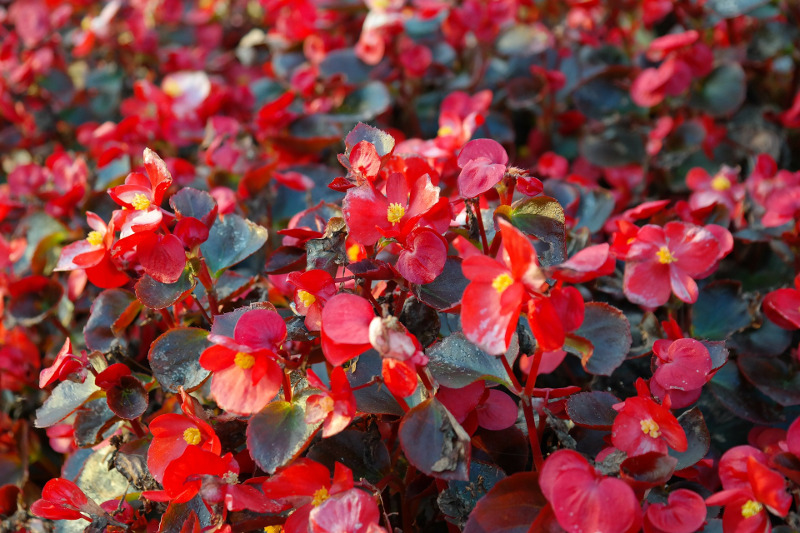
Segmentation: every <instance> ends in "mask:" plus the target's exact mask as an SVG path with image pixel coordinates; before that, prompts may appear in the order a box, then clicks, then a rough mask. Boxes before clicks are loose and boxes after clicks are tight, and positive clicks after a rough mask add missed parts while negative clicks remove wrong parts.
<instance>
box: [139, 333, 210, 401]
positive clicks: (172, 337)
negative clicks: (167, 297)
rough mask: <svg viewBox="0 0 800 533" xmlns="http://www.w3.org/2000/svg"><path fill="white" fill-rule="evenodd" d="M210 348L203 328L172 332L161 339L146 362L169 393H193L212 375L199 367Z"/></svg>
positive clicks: (159, 338) (148, 355)
mask: <svg viewBox="0 0 800 533" xmlns="http://www.w3.org/2000/svg"><path fill="white" fill-rule="evenodd" d="M209 346H211V343H210V342H208V332H207V331H206V330H204V329H200V328H173V329H170V330H168V331H167V332H166V333H164V334H163V335H161V336H160V337H158V338H157V339H156V340H155V341H154V342H153V344H152V345H150V352H149V353H148V354H147V358H148V360H149V361H150V368H151V369H152V370H153V376H154V377H155V378H156V379H157V380H158V382H159V383H160V384H161V386H162V387H163V388H164V389H165V390H167V391H169V392H178V389H179V387H183V388H184V389H186V390H187V391H191V390H194V389H196V388H197V387H199V386H200V384H201V383H203V381H204V380H205V379H206V378H207V377H208V375H209V374H210V372H209V371H208V370H206V369H205V368H203V367H202V366H200V362H199V361H200V354H201V353H203V350H205V349H206V348H208V347H209Z"/></svg>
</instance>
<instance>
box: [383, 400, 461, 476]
mask: <svg viewBox="0 0 800 533" xmlns="http://www.w3.org/2000/svg"><path fill="white" fill-rule="evenodd" d="M398 436H399V438H400V446H401V447H402V448H403V452H405V455H406V458H407V459H408V461H409V462H410V463H411V464H412V465H414V466H415V467H416V468H417V469H418V470H420V471H421V472H424V473H425V474H427V475H429V476H433V477H436V478H439V479H459V480H463V481H466V480H468V479H469V459H470V437H469V435H468V434H467V432H466V431H464V428H462V427H461V425H460V424H459V423H458V421H457V420H456V419H455V418H454V417H453V415H452V414H450V411H448V410H447V408H446V407H445V406H444V405H442V403H441V402H439V400H437V399H436V398H430V399H428V400H425V401H424V402H422V403H421V404H419V405H417V406H416V407H414V408H413V409H411V410H410V411H409V412H407V413H406V414H405V416H403V421H402V422H401V423H400V430H399V432H398Z"/></svg>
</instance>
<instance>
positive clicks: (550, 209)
mask: <svg viewBox="0 0 800 533" xmlns="http://www.w3.org/2000/svg"><path fill="white" fill-rule="evenodd" d="M495 215H496V216H502V217H504V218H507V219H508V220H509V221H510V222H511V223H512V224H513V225H514V226H515V227H516V228H517V229H519V230H520V231H522V232H523V233H527V234H528V235H532V236H534V237H536V238H537V239H539V240H540V241H542V242H544V243H546V244H547V245H548V246H549V248H548V249H547V250H546V251H545V252H544V253H543V254H541V257H540V258H539V260H540V263H541V264H542V265H543V266H550V265H557V264H559V263H563V262H564V261H566V259H567V232H566V226H565V225H564V221H565V220H566V219H565V217H564V208H562V207H561V204H559V203H558V201H557V200H556V199H554V198H550V197H549V196H536V197H534V198H523V199H521V200H517V201H516V202H514V203H513V204H511V206H500V207H498V208H497V209H496V210H495Z"/></svg>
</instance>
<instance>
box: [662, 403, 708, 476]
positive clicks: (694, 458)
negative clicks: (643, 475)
mask: <svg viewBox="0 0 800 533" xmlns="http://www.w3.org/2000/svg"><path fill="white" fill-rule="evenodd" d="M678 422H679V423H680V425H681V427H682V428H683V431H684V432H685V433H686V440H687V442H688V443H689V447H688V448H687V449H686V451H685V452H676V451H675V450H673V449H672V448H670V449H669V455H670V456H671V457H675V458H676V459H677V460H678V463H677V464H676V465H675V470H683V469H684V468H689V467H690V466H692V465H694V464H696V463H697V462H698V461H700V460H701V459H702V458H703V457H705V456H706V453H708V448H709V446H711V435H710V434H709V432H708V428H707V427H706V420H705V418H704V417H703V413H702V412H700V408H699V407H693V408H692V409H689V410H688V411H686V412H685V413H683V414H682V415H681V416H679V417H678Z"/></svg>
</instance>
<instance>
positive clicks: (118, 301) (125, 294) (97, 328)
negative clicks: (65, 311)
mask: <svg viewBox="0 0 800 533" xmlns="http://www.w3.org/2000/svg"><path fill="white" fill-rule="evenodd" d="M135 301H136V297H135V296H134V295H133V294H132V293H131V292H130V291H126V290H123V289H108V290H105V291H103V292H101V293H100V295H99V296H98V297H97V298H95V300H94V302H93V303H92V309H91V311H90V313H89V320H88V322H86V326H85V327H84V328H83V335H84V337H85V338H86V347H87V348H89V349H90V350H99V351H101V352H103V353H109V352H111V351H112V350H114V349H115V348H125V347H126V346H127V341H126V340H125V338H124V337H123V336H119V337H118V336H117V335H115V334H114V331H113V329H112V328H113V325H114V323H115V322H116V321H117V319H118V318H119V317H120V316H122V314H123V313H125V311H126V309H128V306H130V305H131V303H133V302H135Z"/></svg>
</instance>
